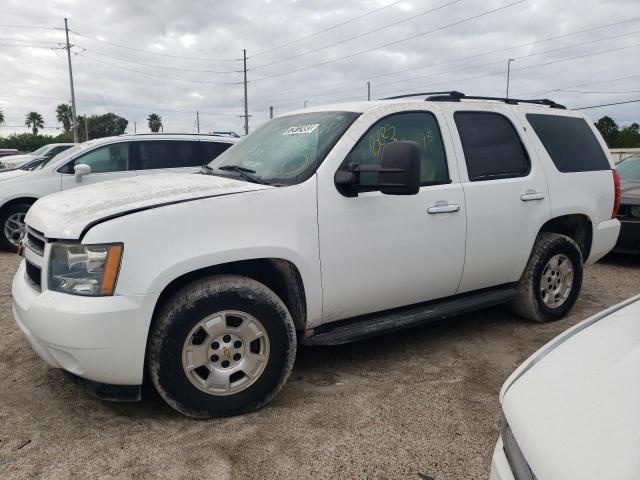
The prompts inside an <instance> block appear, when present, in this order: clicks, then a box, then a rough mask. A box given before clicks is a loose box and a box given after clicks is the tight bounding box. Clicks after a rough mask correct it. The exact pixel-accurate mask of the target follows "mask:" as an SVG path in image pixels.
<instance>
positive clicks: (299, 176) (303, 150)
mask: <svg viewBox="0 0 640 480" xmlns="http://www.w3.org/2000/svg"><path fill="white" fill-rule="evenodd" d="M359 115H360V114H359V113H354V112H312V113H301V114H298V115H288V116H285V117H279V118H274V119H273V120H270V121H268V122H267V123H265V124H264V125H262V126H261V127H260V128H258V129H257V130H256V131H255V132H253V133H252V134H251V135H248V136H246V137H244V138H243V139H242V140H240V141H239V142H238V143H236V144H235V145H234V146H233V148H230V149H228V150H227V151H226V152H224V153H223V154H222V155H220V156H219V157H218V158H216V159H215V160H213V161H212V162H211V163H210V164H209V167H210V169H211V172H212V173H213V174H214V175H222V176H233V177H235V176H237V177H242V174H247V173H248V174H250V175H253V176H254V178H256V179H257V180H258V181H261V182H267V183H272V184H278V185H291V184H295V183H300V182H302V181H304V180H306V179H307V178H309V177H310V176H311V175H312V174H313V173H314V172H315V170H316V169H317V168H318V165H320V163H322V161H323V160H324V158H325V157H326V156H327V154H328V153H329V152H330V151H331V149H332V148H333V147H334V145H335V144H336V142H337V141H338V140H339V139H340V137H341V136H342V134H343V133H344V132H345V131H346V130H347V128H349V126H350V125H351V124H352V123H353V121H354V120H355V119H356V118H358V116H359Z"/></svg>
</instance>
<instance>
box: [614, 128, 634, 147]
mask: <svg viewBox="0 0 640 480" xmlns="http://www.w3.org/2000/svg"><path fill="white" fill-rule="evenodd" d="M615 146H616V147H617V148H638V147H640V125H638V124H637V123H635V122H634V123H632V124H631V125H628V126H626V127H623V128H622V129H621V130H620V131H619V132H618V135H617V138H616V143H615Z"/></svg>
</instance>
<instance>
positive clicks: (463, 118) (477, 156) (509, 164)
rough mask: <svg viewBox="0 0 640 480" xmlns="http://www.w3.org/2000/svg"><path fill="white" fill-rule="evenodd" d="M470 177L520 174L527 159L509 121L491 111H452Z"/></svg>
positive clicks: (527, 167) (526, 168)
mask: <svg viewBox="0 0 640 480" xmlns="http://www.w3.org/2000/svg"><path fill="white" fill-rule="evenodd" d="M454 119H455V122H456V126H457V127H458V133H459V134H460V141H461V142H462V150H463V151H464V159H465V162H466V163H467V172H468V173H469V180H471V181H472V182H477V181H480V180H495V179H499V178H513V177H523V176H526V175H527V174H528V173H529V170H530V163H529V156H528V155H527V152H526V150H525V149H524V145H522V142H521V141H520V137H519V136H518V133H517V132H516V129H515V127H514V126H513V124H512V123H511V121H510V120H509V119H508V118H506V117H505V116H503V115H500V114H498V113H492V112H456V113H455V114H454Z"/></svg>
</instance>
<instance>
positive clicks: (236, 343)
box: [233, 340, 242, 348]
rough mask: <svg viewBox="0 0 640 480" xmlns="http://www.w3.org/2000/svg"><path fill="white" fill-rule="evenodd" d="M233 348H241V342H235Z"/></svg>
mask: <svg viewBox="0 0 640 480" xmlns="http://www.w3.org/2000/svg"><path fill="white" fill-rule="evenodd" d="M233 346H234V347H235V348H240V347H241V346H242V342H241V341H240V340H236V341H235V342H233Z"/></svg>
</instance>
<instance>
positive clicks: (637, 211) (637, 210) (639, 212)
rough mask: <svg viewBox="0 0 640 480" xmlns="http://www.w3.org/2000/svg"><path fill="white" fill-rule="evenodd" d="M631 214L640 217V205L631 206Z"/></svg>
mask: <svg viewBox="0 0 640 480" xmlns="http://www.w3.org/2000/svg"><path fill="white" fill-rule="evenodd" d="M631 215H632V216H633V217H636V218H640V205H636V206H634V207H631Z"/></svg>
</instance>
